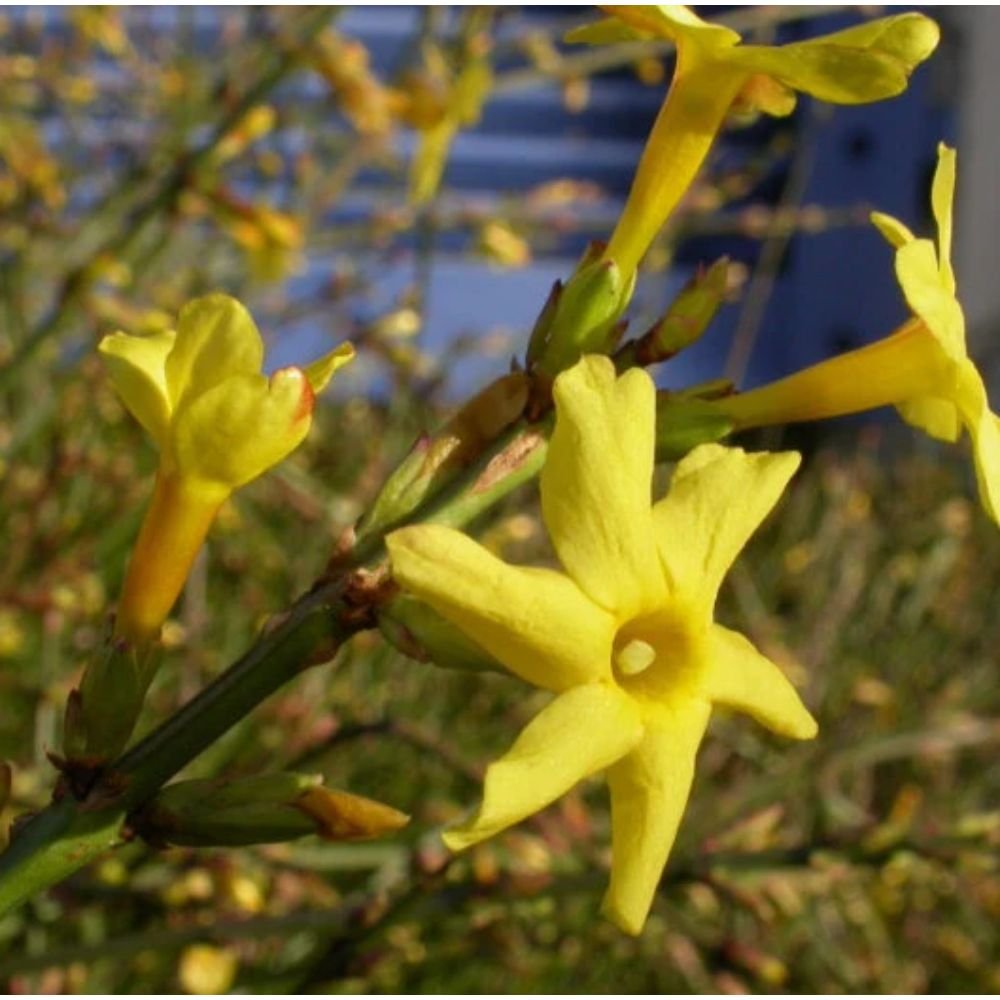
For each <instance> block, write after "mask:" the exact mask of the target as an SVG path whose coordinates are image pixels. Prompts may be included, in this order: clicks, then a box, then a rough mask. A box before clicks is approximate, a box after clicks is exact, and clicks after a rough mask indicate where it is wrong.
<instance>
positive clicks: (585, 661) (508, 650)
mask: <svg viewBox="0 0 1000 1000" xmlns="http://www.w3.org/2000/svg"><path fill="white" fill-rule="evenodd" d="M386 545H387V547H388V549H389V556H390V558H391V560H392V572H393V576H394V577H395V579H396V580H397V581H398V582H399V583H400V584H402V586H404V587H405V588H406V589H407V590H409V591H411V592H412V593H414V594H415V595H416V596H417V597H419V598H421V600H424V601H426V602H427V603H428V604H429V605H430V606H431V607H432V608H434V610H435V611H437V612H438V614H440V615H441V616H442V617H444V618H446V619H447V620H448V621H450V622H451V623H452V624H453V625H455V626H457V627H458V628H459V629H461V630H462V632H464V633H465V634H466V635H467V636H468V637H469V638H470V639H472V640H473V641H474V642H476V643H477V644H478V645H479V646H481V647H482V648H483V649H485V650H486V651H487V652H488V653H490V654H491V655H492V656H494V657H496V659H498V660H499V661H500V662H501V663H502V664H503V665H504V666H505V667H506V668H507V669H508V670H510V671H511V672H512V673H515V674H517V675H518V676H519V677H521V678H523V679H524V680H526V681H528V683H530V684H534V685H536V686H537V687H542V688H547V689H548V690H550V691H563V690H565V689H566V688H568V687H572V686H574V685H577V684H583V683H586V682H588V681H592V680H598V679H601V678H609V677H610V676H611V644H612V641H613V638H614V631H615V623H614V621H613V620H612V618H611V616H610V615H609V614H608V613H607V612H605V611H603V610H602V609H601V608H599V607H597V605H595V604H594V602H593V601H591V600H590V599H589V598H588V597H587V596H586V595H585V594H584V593H583V592H582V591H581V590H580V588H579V587H577V585H576V584H575V583H573V581H572V580H570V579H569V578H568V577H566V576H564V575H563V574H562V573H555V572H553V571H552V570H547V569H536V568H533V567H525V566H511V565H509V564H507V563H505V562H504V561H503V560H501V559H497V557H496V556H494V555H492V554H491V553H490V552H489V551H487V550H486V549H485V548H483V546H481V545H480V544H479V543H478V542H475V541H473V540H472V539H471V538H469V537H468V536H467V535H463V534H462V533H461V532H460V531H455V530H454V529H452V528H446V527H444V526H442V525H434V524H428V525H420V526H418V527H412V528H402V529H400V530H399V531H394V532H393V533H392V534H391V535H389V537H388V538H387V539H386Z"/></svg>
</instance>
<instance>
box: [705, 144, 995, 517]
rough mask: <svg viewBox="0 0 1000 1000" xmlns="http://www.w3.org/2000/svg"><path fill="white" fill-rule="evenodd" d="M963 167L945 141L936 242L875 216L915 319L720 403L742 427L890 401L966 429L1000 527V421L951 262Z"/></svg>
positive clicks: (942, 428) (937, 424) (987, 504)
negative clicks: (973, 353)
mask: <svg viewBox="0 0 1000 1000" xmlns="http://www.w3.org/2000/svg"><path fill="white" fill-rule="evenodd" d="M955 164H956V155H955V151H954V150H953V149H949V148H948V147H947V146H945V145H941V146H939V147H938V167H937V171H936V172H935V175H934V184H933V187H932V190H931V204H932V208H933V211H934V218H935V220H936V222H937V228H938V240H937V246H936V247H935V245H934V243H933V241H931V240H929V239H917V238H916V237H915V236H914V235H913V233H911V232H910V230H909V229H907V228H906V226H904V225H903V223H902V222H900V221H899V220H898V219H894V218H892V217H891V216H888V215H882V214H881V213H875V214H874V215H873V216H872V221H873V222H874V223H875V225H876V226H878V228H879V230H880V232H881V233H882V234H883V235H884V236H885V237H886V239H887V240H888V241H889V242H890V243H891V244H892V245H893V246H894V247H895V248H896V277H897V278H898V280H899V283H900V286H901V287H902V289H903V295H904V296H905V298H906V301H907V304H908V305H909V307H910V309H911V310H912V311H913V314H914V315H913V318H912V319H910V320H908V321H907V322H906V323H905V324H904V325H903V326H902V327H901V328H900V329H899V330H897V331H896V332H895V333H893V334H892V335H890V336H889V337H886V338H885V339H883V340H880V341H876V342H875V343H873V344H869V345H867V346H866V347H862V348H860V349H859V350H857V351H850V352H848V353H846V354H842V355H839V356H838V357H835V358H831V359H830V360H829V361H824V362H822V363H820V364H818V365H813V366H812V367H811V368H807V369H805V370H804V371H801V372H797V373H795V374H794V375H790V376H789V377H788V378H784V379H781V380H780V381H778V382H774V383H772V384H770V385H765V386H762V387H761V388H759V389H754V390H752V391H751V392H746V393H741V394H739V395H736V396H732V397H730V398H727V399H723V400H720V401H719V402H718V403H717V404H715V405H716V406H717V408H718V409H720V410H722V411H723V412H724V413H725V414H726V416H728V417H730V418H731V419H733V420H734V422H735V423H736V426H737V427H756V426H761V425H764V424H772V423H791V422H794V421H798V420H818V419H822V418H824V417H831V416H838V415H841V414H845V413H857V412H860V411H862V410H868V409H871V408H873V407H876V406H886V405H895V406H896V407H897V408H898V409H899V412H900V413H901V414H902V416H903V418H904V419H905V420H907V421H908V422H909V423H911V424H913V425H915V426H916V427H919V428H920V429H921V430H924V431H926V432H927V433H928V434H930V435H932V436H933V437H936V438H940V439H942V440H945V441H956V440H957V439H958V436H959V434H960V432H961V429H962V428H963V427H964V428H965V429H966V430H967V431H968V432H969V437H970V438H971V440H972V447H973V455H974V458H975V466H976V478H977V480H978V484H979V496H980V499H981V501H982V504H983V507H984V508H985V509H986V511H987V513H988V514H989V515H990V517H992V518H993V520H994V521H996V522H997V523H1000V420H998V418H997V416H996V415H995V414H994V413H993V412H992V411H991V410H990V407H989V403H988V401H987V398H986V388H985V386H984V385H983V380H982V377H981V376H980V374H979V372H978V371H977V370H976V366H975V364H973V362H972V361H971V359H970V358H969V356H968V353H967V350H966V344H965V319H964V317H963V315H962V307H961V306H960V305H959V302H958V299H957V298H956V297H955V275H954V272H953V271H952V267H951V238H952V200H953V197H954V191H955Z"/></svg>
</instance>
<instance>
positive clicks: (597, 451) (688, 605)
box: [388, 356, 816, 934]
mask: <svg viewBox="0 0 1000 1000" xmlns="http://www.w3.org/2000/svg"><path fill="white" fill-rule="evenodd" d="M554 395H555V402H556V408H557V419H556V427H555V431H554V432H553V436H552V440H551V444H550V446H549V452H548V457H547V461H546V465H545V468H544V471H543V473H542V479H541V493H542V513H543V516H544V519H545V523H546V526H547V528H548V531H549V535H550V536H551V539H552V543H553V545H554V547H555V550H556V553H557V554H558V556H559V560H560V562H561V563H562V566H563V567H564V569H565V573H560V572H556V571H554V570H550V569H539V568H528V567H520V566H510V565H508V564H507V563H504V562H502V561H501V560H499V559H497V558H496V557H495V556H493V555H491V554H490V553H489V552H488V551H487V550H486V549H485V548H483V547H482V546H481V545H479V544H478V543H476V542H474V541H473V540H472V539H470V538H468V537H467V536H466V535H463V534H461V533H460V532H457V531H454V530H452V529H449V528H445V527H443V526H434V525H424V526H419V527H410V528H404V529H401V530H399V531H396V532H394V533H393V534H391V535H390V536H389V538H388V546H389V553H390V556H391V559H392V567H393V573H394V575H395V577H396V579H397V580H398V581H399V582H400V583H401V584H402V585H403V586H404V587H406V588H408V589H409V590H410V591H412V592H413V593H414V594H416V595H417V596H418V597H420V598H421V599H423V600H424V601H426V602H427V603H428V604H430V605H431V607H433V608H434V609H435V610H436V611H437V612H438V613H440V614H441V615H442V616H444V617H445V618H446V619H448V620H449V621H450V622H452V624H453V625H455V626H457V627H458V628H459V629H461V630H462V631H463V632H464V633H465V634H466V635H468V636H469V637H470V638H471V639H473V640H474V641H475V642H476V643H478V644H479V645H480V646H481V647H482V648H483V649H485V650H486V651H487V652H489V653H490V654H492V655H493V656H494V657H495V658H496V659H497V660H499V661H500V662H501V663H503V664H504V666H506V667H507V668H508V669H509V670H510V671H512V672H513V673H514V674H516V675H517V676H519V677H521V678H523V679H524V680H526V681H528V682H529V683H531V684H535V685H537V686H539V687H542V688H546V689H548V690H550V691H552V692H554V694H555V695H556V697H555V698H554V700H553V701H552V702H551V703H550V704H549V705H548V706H547V707H546V708H545V709H543V711H542V712H541V713H540V714H539V715H538V716H537V717H536V718H535V719H534V720H533V721H532V722H531V723H529V725H528V726H527V728H526V729H525V730H524V732H522V733H521V735H520V736H519V737H518V739H517V740H516V741H515V743H514V745H513V746H512V747H511V749H510V750H509V751H508V753H507V754H505V755H504V756H503V757H502V758H501V759H500V760H499V761H497V762H496V763H494V764H493V765H491V766H490V768H489V770H488V771H487V774H486V783H485V790H484V799H483V803H482V805H481V806H480V808H479V810H478V812H476V814H475V815H474V816H473V817H472V818H471V819H470V820H468V821H467V822H466V823H464V824H462V825H461V826H459V827H457V828H455V829H452V830H450V831H449V832H447V833H446V834H445V839H446V841H447V843H448V845H449V846H450V847H452V848H454V849H462V848H464V847H468V846H469V845H471V844H475V843H476V842H478V841H480V840H483V839H484V838H486V837H490V836H492V835H493V834H495V833H498V832H499V831H501V830H503V829H505V828H506V827H508V826H511V825H512V824H514V823H517V822H519V821H520V820H522V819H524V818H525V817H526V816H528V815H530V814H531V813H534V812H536V811H537V810H539V809H542V808H544V807H545V806H546V805H548V804H549V803H550V802H552V801H553V800H555V799H556V798H558V797H559V796H560V795H562V794H563V793H564V792H566V791H567V790H568V789H570V788H571V787H572V786H573V785H575V784H576V783H577V782H578V781H579V780H580V779H581V778H585V777H587V776H588V775H590V774H594V773H595V772H598V771H602V770H604V769H605V768H607V769H608V781H609V784H610V786H611V803H612V823H613V866H612V875H611V886H610V889H609V890H608V893H607V896H606V898H605V912H606V913H607V914H608V916H609V917H610V918H611V919H612V920H614V921H615V923H617V924H618V925H619V926H620V927H621V928H623V929H624V930H626V931H628V932H629V933H633V934H637V933H638V932H639V931H640V930H641V929H642V926H643V923H644V921H645V918H646V914H647V912H648V910H649V907H650V904H651V902H652V898H653V893H654V892H655V889H656V885H657V882H658V881H659V878H660V873H661V871H662V869H663V866H664V864H665V863H666V859H667V855H668V853H669V851H670V848H671V845H672V843H673V840H674V834H675V832H676V830H677V826H678V824H679V822H680V819H681V815H682V813H683V811H684V806H685V803H686V801H687V797H688V793H689V790H690V786H691V781H692V777H693V774H694V762H695V755H696V752H697V749H698V745H699V743H700V741H701V738H702V735H703V734H704V731H705V727H706V724H707V723H708V718H709V715H710V712H711V708H712V705H713V704H716V705H724V706H727V707H730V708H735V709H739V710H741V711H745V712H748V713H749V714H750V715H752V716H753V717H754V718H756V719H757V720H759V721H760V722H762V723H763V724H764V725H766V726H768V727H769V728H771V729H773V730H775V731H776V732H779V733H782V734H785V735H788V736H792V737H795V738H800V739H805V738H809V737H811V736H813V735H814V734H815V732H816V724H815V722H814V721H813V719H812V717H811V716H810V715H809V713H808V712H807V711H806V709H805V708H804V707H803V705H802V703H801V702H800V700H799V697H798V695H797V694H796V693H795V690H794V689H793V688H792V686H791V685H790V684H789V682H788V681H787V680H786V679H785V677H784V675H783V674H782V673H781V671H780V669H779V668H778V667H777V666H775V665H774V664H773V663H771V662H770V661H769V660H768V659H766V658H765V657H764V656H762V655H761V654H760V653H759V652H758V651H757V650H756V649H755V648H754V647H753V646H752V645H751V644H750V642H748V641H747V640H746V639H745V638H744V637H743V636H741V635H739V634H738V633H736V632H731V631H730V630H728V629H726V628H723V627H722V626H721V625H717V624H715V623H714V622H713V605H714V603H715V596H716V592H717V590H718V588H719V585H720V583H721V581H722V578H723V576H724V575H725V573H726V571H727V570H728V568H729V566H730V565H731V563H732V562H733V560H734V559H735V557H736V555H737V554H738V552H739V551H740V549H741V548H742V547H743V545H744V543H745V541H746V539H747V537H748V536H749V535H750V534H751V532H752V531H753V530H754V529H755V528H756V527H757V525H758V524H759V523H760V521H761V520H762V519H763V518H764V516H765V515H766V514H767V513H768V511H769V510H770V509H771V507H772V506H773V505H774V504H775V502H776V501H777V499H778V497H779V496H780V494H781V492H782V490H783V489H784V487H785V485H786V483H787V482H788V480H789V478H790V477H791V475H792V474H793V472H794V471H795V469H796V467H797V466H798V462H799V456H798V455H797V454H794V453H784V454H777V455H769V454H757V455H748V454H746V453H745V452H743V451H741V450H739V449H728V448H723V447H720V446H718V445H703V446H702V447H700V448H697V449H695V450H694V451H693V452H692V453H691V454H690V455H688V456H687V458H685V459H684V460H683V461H682V462H681V463H680V464H679V465H678V467H677V470H676V472H675V474H674V478H673V482H672V484H671V488H670V491H669V493H668V494H667V496H666V497H665V498H664V499H662V500H661V501H660V502H659V503H657V504H655V505H654V504H651V498H650V489H651V481H652V474H653V450H654V416H655V390H654V386H653V382H652V380H651V379H650V378H649V376H648V375H647V374H646V373H645V372H643V371H641V370H640V369H632V370H631V371H629V372H628V373H627V374H625V375H624V376H622V377H621V378H618V379H616V377H615V372H614V367H613V365H612V363H611V362H610V361H609V360H608V359H606V358H603V357H596V356H587V357H585V358H584V359H583V360H582V361H581V362H580V363H579V364H577V365H576V366H575V367H573V368H571V369H569V370H568V371H566V372H565V373H563V374H562V375H560V376H559V377H558V378H557V379H556V382H555V386H554Z"/></svg>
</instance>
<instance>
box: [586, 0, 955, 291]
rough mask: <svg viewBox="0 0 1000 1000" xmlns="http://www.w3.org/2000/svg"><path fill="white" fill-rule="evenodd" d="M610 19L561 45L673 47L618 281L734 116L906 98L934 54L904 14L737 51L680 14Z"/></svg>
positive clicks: (931, 29)
mask: <svg viewBox="0 0 1000 1000" xmlns="http://www.w3.org/2000/svg"><path fill="white" fill-rule="evenodd" d="M602 9H603V10H605V11H606V12H607V13H608V14H609V15H611V16H610V17H608V18H606V19H604V20H602V21H598V22H597V23H595V24H592V25H587V26H585V27H583V28H580V29H578V30H576V31H574V32H571V33H570V35H569V36H568V40H569V41H577V42H589V43H596V44H603V43H607V42H620V41H626V40H636V39H653V38H660V39H666V40H668V41H671V42H673V43H674V44H675V45H676V47H677V66H676V69H675V71H674V78H673V81H672V83H671V87H670V91H669V93H668V95H667V99H666V101H665V102H664V104H663V107H662V108H661V110H660V114H659V116H658V117H657V120H656V123H655V125H654V126H653V131H652V133H651V134H650V137H649V141H648V142H647V144H646V149H645V151H644V152H643V156H642V159H641V161H640V162H639V167H638V170H637V172H636V177H635V181H634V183H633V185H632V190H631V192H630V194H629V198H628V202H627V203H626V206H625V210H624V212H623V213H622V216H621V218H620V220H619V222H618V225H617V227H616V228H615V231H614V234H613V235H612V237H611V241H610V243H609V244H608V249H607V256H608V257H609V258H610V259H611V260H613V261H615V263H616V264H617V265H618V267H619V268H620V269H621V273H622V275H623V278H627V277H628V276H629V275H630V274H631V273H632V271H633V270H634V269H635V267H636V266H637V264H638V263H639V260H640V259H641V257H642V255H643V254H644V253H645V252H646V249H647V248H648V246H649V244H650V242H651V241H652V239H653V237H654V236H655V235H656V233H657V232H658V230H659V229H660V227H661V226H662V225H663V223H664V221H665V220H666V219H667V217H668V216H669V215H670V213H671V212H672V211H673V209H674V207H675V206H676V205H677V203H678V201H680V199H681V197H682V196H683V195H684V192H685V191H687V189H688V187H689V186H690V184H691V181H692V180H693V178H694V176H695V174H696V173H697V171H698V168H699V167H700V166H701V164H702V162H703V161H704V159H705V156H706V155H707V153H708V150H709V148H710V147H711V145H712V142H713V141H714V139H715V136H716V135H717V134H718V132H719V130H720V129H721V128H722V125H723V123H724V121H725V118H726V116H727V115H728V114H729V112H730V110H731V109H733V108H734V107H739V108H740V109H742V110H746V109H752V110H758V111H763V112H765V113H766V114H771V115H787V114H789V113H790V112H791V111H792V109H793V108H794V106H795V92H796V91H801V92H803V93H806V94H811V95H812V96H813V97H817V98H819V99H820V100H823V101H829V102H831V103H833V104H864V103H866V102H869V101H877V100H881V99H883V98H886V97H893V96H895V95H896V94H899V93H901V92H902V91H903V90H905V89H906V83H907V79H908V77H909V75H910V73H911V72H912V71H913V69H914V68H915V67H916V66H917V65H919V64H920V63H921V62H923V60H924V59H926V58H927V56H929V55H930V54H931V52H933V50H934V48H935V46H936V45H937V42H938V36H939V32H938V28H937V25H936V24H935V23H934V22H933V21H931V20H930V19H929V18H926V17H924V16H923V15H922V14H916V13H907V14H898V15H895V16H893V17H887V18H882V19H879V20H875V21H869V22H867V23H866V24H861V25H858V26H857V27H854V28H848V29H847V30H845V31H837V32H834V33H833V34H830V35H823V36H820V37H819V38H813V39H810V40H809V41H805V42H794V43H792V44H790V45H780V46H767V45H742V44H740V36H739V35H738V34H736V32H735V31H731V30H730V29H729V28H725V27H723V26H721V25H718V24H710V23H709V22H707V21H703V20H702V19H701V18H700V17H698V16H697V15H696V14H694V13H693V12H692V11H691V10H690V9H688V8H687V7H682V6H678V5H662V6H627V5H626V6H618V7H604V8H602Z"/></svg>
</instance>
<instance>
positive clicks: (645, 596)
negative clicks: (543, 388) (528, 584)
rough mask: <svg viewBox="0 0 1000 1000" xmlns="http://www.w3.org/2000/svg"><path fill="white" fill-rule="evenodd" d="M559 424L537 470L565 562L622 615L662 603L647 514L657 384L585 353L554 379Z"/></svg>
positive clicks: (636, 371)
mask: <svg viewBox="0 0 1000 1000" xmlns="http://www.w3.org/2000/svg"><path fill="white" fill-rule="evenodd" d="M553 394H554V396H555V402H556V426H555V431H554V432H553V434H552V440H551V443H550V444H549V451H548V456H547V458H546V462H545V468H544V469H543V470H542V475H541V494H542V514H543V516H544V519H545V524H546V526H547V528H548V530H549V535H550V537H551V538H552V543H553V545H554V546H555V550H556V552H557V554H558V556H559V559H560V561H561V562H562V564H563V566H565V567H566V571H567V572H568V573H569V575H570V576H571V577H572V578H573V579H574V580H575V581H576V582H577V583H578V584H579V585H580V587H581V588H582V589H583V590H584V592H585V593H586V594H587V595H588V596H589V597H591V598H592V599H593V600H594V601H596V602H597V603H598V604H600V605H601V606H602V607H604V608H607V609H608V610H609V611H612V612H613V613H616V614H618V615H619V616H621V617H631V616H632V615H634V614H636V613H637V612H638V611H640V610H642V609H651V608H653V607H656V606H658V605H659V604H660V603H662V598H663V594H664V588H663V574H662V572H661V570H660V567H659V564H658V562H657V558H656V548H655V545H654V543H653V535H652V519H651V514H650V496H651V488H652V487H651V483H652V475H653V449H654V444H655V442H654V436H655V427H654V421H655V411H656V392H655V388H654V386H653V380H652V379H651V378H650V377H649V376H648V375H647V374H646V373H645V372H644V371H642V370H640V369H638V368H633V369H631V370H630V371H629V372H627V373H626V374H625V375H623V376H622V377H621V378H616V377H615V369H614V365H612V363H611V362H610V361H609V360H608V359H607V358H604V357H597V356H588V357H584V358H583V359H582V360H581V361H580V362H579V363H578V364H576V365H574V367H573V368H571V369H569V370H568V371H565V372H563V373H562V374H561V375H560V376H559V377H558V378H557V379H556V381H555V387H554V393H553Z"/></svg>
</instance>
